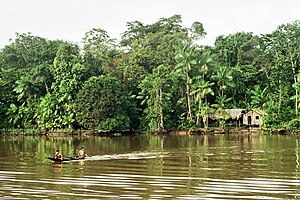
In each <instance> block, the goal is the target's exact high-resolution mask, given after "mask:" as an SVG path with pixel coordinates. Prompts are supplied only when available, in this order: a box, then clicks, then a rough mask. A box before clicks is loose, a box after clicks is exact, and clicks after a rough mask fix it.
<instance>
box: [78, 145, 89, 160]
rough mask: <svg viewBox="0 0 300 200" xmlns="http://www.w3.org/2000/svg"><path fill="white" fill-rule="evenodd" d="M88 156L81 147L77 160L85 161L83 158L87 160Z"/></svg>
mask: <svg viewBox="0 0 300 200" xmlns="http://www.w3.org/2000/svg"><path fill="white" fill-rule="evenodd" d="M86 156H87V154H86V153H85V151H84V148H83V147H81V149H80V150H79V151H78V154H77V158H79V159H83V158H85V157H86Z"/></svg>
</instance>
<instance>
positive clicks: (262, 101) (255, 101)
mask: <svg viewBox="0 0 300 200" xmlns="http://www.w3.org/2000/svg"><path fill="white" fill-rule="evenodd" d="M267 89H268V87H265V89H263V90H262V89H261V88H260V86H259V85H255V86H254V89H253V90H251V91H250V93H251V97H250V99H251V103H250V104H251V106H252V107H253V108H260V109H263V108H264V107H265V106H266V103H267V101H268V100H269V95H268V92H267Z"/></svg>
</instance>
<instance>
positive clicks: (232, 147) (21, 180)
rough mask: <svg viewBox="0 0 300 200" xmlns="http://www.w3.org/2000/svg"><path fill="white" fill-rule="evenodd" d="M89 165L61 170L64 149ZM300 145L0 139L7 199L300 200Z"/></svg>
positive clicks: (1, 193) (191, 139) (287, 140)
mask: <svg viewBox="0 0 300 200" xmlns="http://www.w3.org/2000/svg"><path fill="white" fill-rule="evenodd" d="M82 146H84V148H85V150H86V152H87V153H88V156H89V157H88V158H87V159H86V160H84V161H72V162H66V163H54V162H52V161H50V160H48V159H47V157H49V156H52V155H53V154H54V152H55V150H56V149H60V150H61V152H63V154H64V155H65V156H74V155H75V154H76V152H77V151H78V150H79V149H80V148H81V147H82ZM299 149H300V147H299V137H298V136H282V135H247V134H246V135H242V134H234V135H199V136H198V135H197V136H147V135H143V136H128V137H127V136H126V137H125V136H123V137H97V136H86V137H79V136H76V137H46V136H26V137H21V136H18V137H0V153H1V157H0V166H1V168H0V199H43V200H44V199H73V200H76V199H78V200H79V199H80V200H81V199H88V200H92V199H153V200H154V199H297V198H299V197H300V173H299V171H300V170H299V162H300V161H299Z"/></svg>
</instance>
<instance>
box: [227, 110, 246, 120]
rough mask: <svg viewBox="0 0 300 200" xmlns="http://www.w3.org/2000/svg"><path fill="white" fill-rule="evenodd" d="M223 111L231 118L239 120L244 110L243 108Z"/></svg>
mask: <svg viewBox="0 0 300 200" xmlns="http://www.w3.org/2000/svg"><path fill="white" fill-rule="evenodd" d="M225 111H226V112H227V113H228V114H229V115H230V118H231V119H236V120H239V119H240V118H241V117H242V115H243V114H244V113H245V112H246V111H245V109H225Z"/></svg>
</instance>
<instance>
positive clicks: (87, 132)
mask: <svg viewBox="0 0 300 200" xmlns="http://www.w3.org/2000/svg"><path fill="white" fill-rule="evenodd" d="M238 133H244V134H279V135H300V130H297V131H290V130H284V129H265V128H259V127H237V128H226V129H220V128H209V129H185V130H162V131H154V132H149V133H146V134H149V135H214V134H238ZM143 134H144V133H139V132H137V131H133V130H76V131H75V130H56V131H47V132H45V131H44V132H43V131H38V130H18V129H15V130H0V136H103V137H113V136H115V137H116V136H136V135H143Z"/></svg>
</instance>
